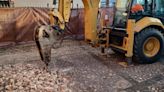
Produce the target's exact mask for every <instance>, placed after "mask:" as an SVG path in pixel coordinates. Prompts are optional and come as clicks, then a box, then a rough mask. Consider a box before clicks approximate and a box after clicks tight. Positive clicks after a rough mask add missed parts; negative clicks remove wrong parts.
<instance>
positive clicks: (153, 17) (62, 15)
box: [35, 0, 164, 65]
mask: <svg viewBox="0 0 164 92" xmlns="http://www.w3.org/2000/svg"><path fill="white" fill-rule="evenodd" d="M82 1H83V4H84V11H85V15H84V16H85V19H84V20H85V40H86V41H89V42H91V43H92V44H96V45H98V46H100V47H101V48H102V52H104V50H105V48H112V49H113V50H114V51H116V52H121V53H124V54H125V56H126V57H127V58H128V59H129V60H128V61H131V59H132V58H133V61H136V62H138V63H153V62H156V61H157V60H159V59H160V57H162V52H163V49H164V4H163V3H164V1H163V0H116V2H115V4H114V7H113V9H114V11H113V14H114V17H113V19H112V20H113V23H112V24H111V25H109V26H104V27H102V30H101V31H100V32H98V31H97V29H96V28H97V15H98V10H99V3H100V0H82ZM71 2H72V0H59V2H58V10H57V11H54V9H53V10H52V11H51V12H50V13H49V14H50V25H48V26H40V27H38V28H37V31H36V34H35V39H36V43H37V46H38V48H39V51H40V55H41V57H42V60H43V61H44V62H49V61H50V59H47V58H50V54H47V50H46V49H44V48H42V47H44V46H43V45H41V43H42V42H41V40H39V39H42V40H43V39H44V40H46V41H47V42H48V43H55V41H54V39H57V38H58V37H57V36H58V35H60V34H61V33H62V31H64V29H65V26H66V23H67V22H69V18H70V13H71ZM135 6H138V7H135ZM48 30H55V31H48ZM54 32H55V33H54ZM52 34H53V35H52ZM50 45H51V46H50ZM50 45H49V46H48V44H46V46H48V48H51V47H52V44H50ZM43 50H45V51H43ZM129 63H130V62H129ZM47 65H48V63H47Z"/></svg>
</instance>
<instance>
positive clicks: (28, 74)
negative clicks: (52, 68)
mask: <svg viewBox="0 0 164 92" xmlns="http://www.w3.org/2000/svg"><path fill="white" fill-rule="evenodd" d="M0 70H1V71H0V92H70V91H71V90H70V89H69V88H68V82H69V81H68V80H67V79H66V78H64V77H63V76H62V74H60V73H59V72H57V71H56V72H55V73H54V72H53V73H49V72H47V71H43V69H40V68H38V67H37V66H36V65H33V64H15V65H3V66H0Z"/></svg>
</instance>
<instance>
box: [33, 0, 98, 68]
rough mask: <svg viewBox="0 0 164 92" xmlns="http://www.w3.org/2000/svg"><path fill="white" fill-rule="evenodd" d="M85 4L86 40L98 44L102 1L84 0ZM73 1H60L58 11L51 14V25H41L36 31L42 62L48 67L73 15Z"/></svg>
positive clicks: (36, 40) (52, 11)
mask: <svg viewBox="0 0 164 92" xmlns="http://www.w3.org/2000/svg"><path fill="white" fill-rule="evenodd" d="M82 1H83V3H84V12H85V13H84V14H85V15H84V16H85V19H84V20H85V21H84V22H85V26H84V27H85V38H86V40H89V41H92V42H96V37H97V30H96V25H97V14H98V8H99V2H100V0H82ZM71 3H72V0H59V2H58V10H56V11H55V10H54V9H52V10H51V11H50V12H49V16H50V25H41V26H39V27H38V28H36V30H35V42H36V45H37V48H38V50H39V53H40V56H41V59H42V61H43V62H44V63H45V64H46V65H47V66H48V65H49V62H50V61H51V49H52V47H53V46H54V45H56V44H58V43H59V42H60V41H59V40H60V39H59V38H60V35H61V34H62V33H63V31H64V30H65V25H66V23H68V22H69V19H70V15H71Z"/></svg>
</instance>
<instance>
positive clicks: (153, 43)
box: [133, 28, 164, 64]
mask: <svg viewBox="0 0 164 92" xmlns="http://www.w3.org/2000/svg"><path fill="white" fill-rule="evenodd" d="M163 49H164V36H163V35H162V33H161V32H160V31H159V30H158V29H155V28H146V29H144V30H142V31H141V32H140V33H138V34H136V35H135V41H134V57H133V61H135V62H137V63H140V64H151V63H154V62H156V61H158V60H159V59H160V58H161V57H162V51H163Z"/></svg>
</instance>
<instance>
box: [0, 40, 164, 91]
mask: <svg viewBox="0 0 164 92" xmlns="http://www.w3.org/2000/svg"><path fill="white" fill-rule="evenodd" d="M122 61H125V58H124V57H123V56H121V55H117V54H111V55H108V56H107V57H104V56H102V55H101V54H100V50H99V49H98V48H92V47H90V46H89V45H87V44H85V43H84V42H81V41H70V40H68V41H65V42H64V43H63V46H61V48H58V49H55V50H53V51H52V62H51V63H52V65H51V66H50V67H51V70H52V72H53V73H48V72H46V71H44V70H43V66H44V64H43V63H42V62H41V61H40V57H39V54H38V52H37V49H36V46H35V44H29V45H20V46H14V47H8V48H1V49H0V65H1V66H0V70H1V71H0V91H2V92H3V91H4V92H5V91H8V92H164V60H163V59H161V60H160V62H157V63H154V64H148V65H138V64H134V65H133V66H129V67H126V68H125V67H123V66H121V65H119V63H120V62H122Z"/></svg>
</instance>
